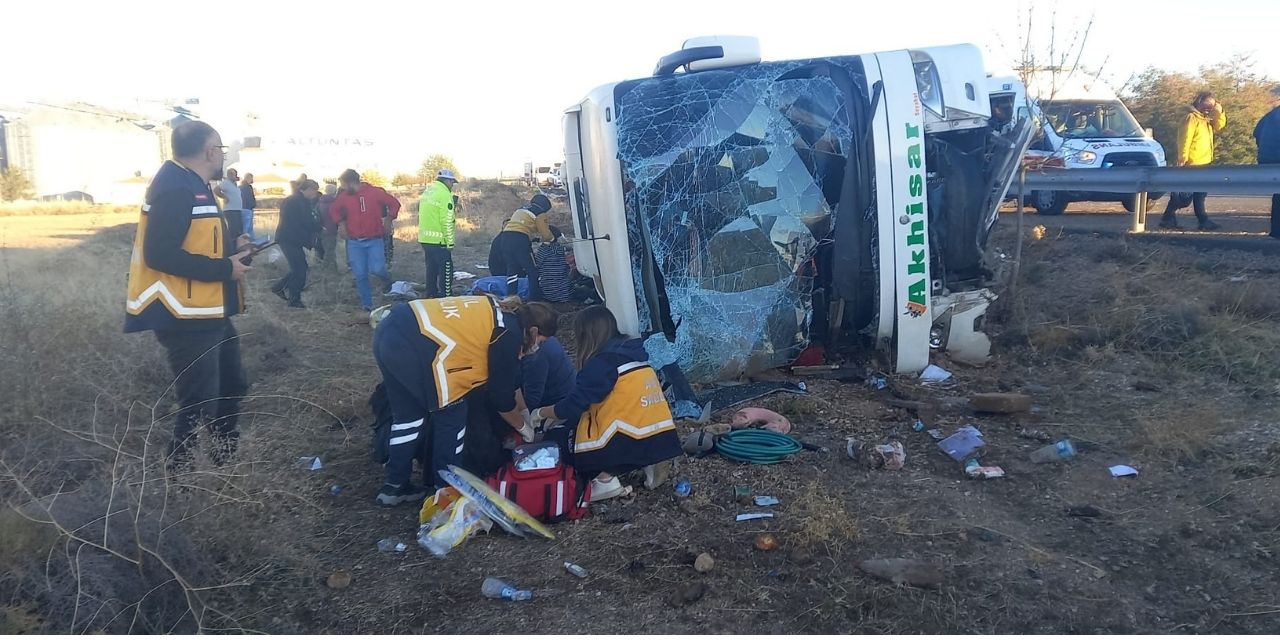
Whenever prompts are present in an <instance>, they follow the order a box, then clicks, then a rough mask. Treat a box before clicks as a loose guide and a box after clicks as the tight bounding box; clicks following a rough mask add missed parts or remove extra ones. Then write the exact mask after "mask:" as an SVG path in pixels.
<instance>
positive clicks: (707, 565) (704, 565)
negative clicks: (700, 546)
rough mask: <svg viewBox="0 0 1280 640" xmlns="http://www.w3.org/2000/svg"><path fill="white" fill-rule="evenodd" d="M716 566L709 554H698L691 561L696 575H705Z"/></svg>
mask: <svg viewBox="0 0 1280 640" xmlns="http://www.w3.org/2000/svg"><path fill="white" fill-rule="evenodd" d="M715 566H716V561H715V559H713V558H712V557H711V554H709V553H700V554H698V557H697V558H696V559H695V560H694V561H693V570H694V571H697V572H698V573H706V572H708V571H710V570H711V569H712V568H713V567H715Z"/></svg>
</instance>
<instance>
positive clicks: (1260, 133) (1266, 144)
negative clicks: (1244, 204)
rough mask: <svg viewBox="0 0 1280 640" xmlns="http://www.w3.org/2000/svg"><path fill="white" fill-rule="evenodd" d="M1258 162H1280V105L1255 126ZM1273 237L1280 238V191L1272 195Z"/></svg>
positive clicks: (1254, 135)
mask: <svg viewBox="0 0 1280 640" xmlns="http://www.w3.org/2000/svg"><path fill="white" fill-rule="evenodd" d="M1253 139H1254V140H1256V141H1257V142H1258V164H1280V107H1276V108H1274V109H1272V110H1271V111H1269V112H1267V115H1265V116H1262V119H1261V120H1259V121H1258V126H1256V127H1254V128H1253ZM1271 237H1272V238H1275V239H1277V240H1280V193H1277V194H1273V195H1272V196H1271Z"/></svg>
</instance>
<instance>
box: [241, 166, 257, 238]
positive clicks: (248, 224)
mask: <svg viewBox="0 0 1280 640" xmlns="http://www.w3.org/2000/svg"><path fill="white" fill-rule="evenodd" d="M240 206H242V207H244V208H243V209H242V210H241V218H242V220H243V223H244V233H245V235H247V236H249V239H250V240H253V241H254V242H257V240H258V235H257V234H255V233H254V232H253V210H254V209H257V208H258V194H257V192H256V191H254V190H253V174H252V173H246V174H244V178H242V179H241V180H240Z"/></svg>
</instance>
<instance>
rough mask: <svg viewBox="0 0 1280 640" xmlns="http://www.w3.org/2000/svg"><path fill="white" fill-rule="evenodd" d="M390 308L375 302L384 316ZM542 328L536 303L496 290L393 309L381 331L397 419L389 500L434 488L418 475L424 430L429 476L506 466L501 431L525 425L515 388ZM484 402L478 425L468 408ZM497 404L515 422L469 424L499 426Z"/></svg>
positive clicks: (385, 498) (439, 482)
mask: <svg viewBox="0 0 1280 640" xmlns="http://www.w3.org/2000/svg"><path fill="white" fill-rule="evenodd" d="M382 311H383V310H381V309H380V310H379V311H376V312H374V313H375V316H374V318H375V320H377V319H378V315H376V314H378V313H379V312H382ZM521 327H527V329H524V330H522V329H521ZM538 336H539V333H538V328H537V321H536V318H535V317H534V311H533V309H532V308H530V307H521V308H519V309H516V310H515V311H505V310H503V309H502V308H501V307H500V306H499V305H498V303H497V302H496V301H495V300H494V299H493V298H490V297H488V296H458V297H452V298H434V299H423V300H414V301H412V302H409V303H405V304H396V305H393V306H392V307H390V310H388V311H385V315H383V316H382V317H381V319H380V320H378V321H377V328H376V330H375V331H374V334H373V355H374V359H375V360H376V361H377V363H378V368H379V369H380V370H381V371H382V380H383V385H384V386H385V388H386V391H387V400H388V402H389V403H390V405H391V416H392V420H393V422H392V426H391V439H390V442H389V445H390V447H389V448H390V459H389V460H388V461H387V482H386V484H385V485H383V486H382V489H381V490H380V491H379V492H378V497H377V501H378V502H379V503H380V504H383V505H387V506H394V505H397V504H401V503H404V502H414V501H420V500H422V498H423V497H424V496H425V491H423V490H422V489H420V488H418V487H416V486H414V485H413V484H412V483H411V482H410V473H411V471H412V470H413V460H414V458H415V457H416V456H417V452H418V450H419V446H420V445H421V444H423V443H421V442H419V440H420V437H421V438H426V439H427V443H426V444H427V446H428V448H429V449H430V463H429V464H428V465H425V472H424V475H425V476H426V478H425V483H426V484H428V485H431V484H434V485H435V486H436V488H444V487H446V486H448V485H447V483H445V481H444V480H443V479H442V478H440V475H439V472H440V470H441V469H445V468H447V467H448V465H451V464H456V465H459V466H461V467H462V468H464V469H467V470H468V471H471V472H472V473H476V474H477V475H481V476H484V475H488V474H489V473H492V472H493V471H496V470H497V467H498V466H500V465H501V463H502V459H501V455H500V454H501V446H502V445H501V441H502V439H504V438H505V436H508V435H513V434H515V433H516V432H519V431H521V429H522V428H523V427H524V426H525V421H524V417H523V409H524V407H523V406H521V404H520V403H519V402H518V401H517V396H516V389H517V386H518V380H519V373H518V372H519V371H520V355H521V353H522V352H523V351H524V350H525V349H526V347H531V346H532V345H534V344H537V343H538ZM478 391H482V393H479V394H477V393H475V392H478ZM470 405H480V406H479V407H471V406H470ZM477 408H479V409H481V411H476V413H482V416H481V417H482V419H481V420H479V421H478V425H479V426H477V424H472V425H470V427H469V425H468V411H469V409H470V410H473V411H475V410H476V409H477ZM493 413H496V414H497V415H498V416H500V417H501V420H502V421H503V422H505V423H506V424H507V425H508V426H510V427H511V429H512V431H510V432H506V433H502V434H490V433H470V434H469V433H468V431H469V430H471V429H481V428H483V429H491V426H490V425H491V424H492V421H490V420H488V419H487V418H488V416H491V415H492V414H493ZM477 442H479V443H485V445H486V446H488V445H489V444H492V446H493V447H494V448H495V449H496V451H497V453H498V454H499V455H498V456H497V459H496V462H491V461H493V459H494V456H493V455H490V453H489V452H488V451H484V452H478V451H469V450H468V449H469V448H470V447H472V446H473V445H474V444H476V443H477ZM469 467H470V468H469ZM484 467H490V468H484Z"/></svg>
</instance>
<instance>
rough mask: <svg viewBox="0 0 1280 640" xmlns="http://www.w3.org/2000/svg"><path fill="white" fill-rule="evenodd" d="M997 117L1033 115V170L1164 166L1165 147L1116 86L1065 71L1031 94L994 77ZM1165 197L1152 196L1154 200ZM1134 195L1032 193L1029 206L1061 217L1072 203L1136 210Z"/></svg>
mask: <svg viewBox="0 0 1280 640" xmlns="http://www.w3.org/2000/svg"><path fill="white" fill-rule="evenodd" d="M988 88H989V91H990V94H991V106H992V110H993V113H995V112H997V111H999V112H1003V111H1004V110H1006V109H1012V110H1013V114H1014V115H1015V117H1016V116H1018V115H1021V116H1023V117H1031V118H1032V119H1034V120H1035V121H1036V122H1037V123H1039V125H1040V126H1039V128H1038V129H1037V130H1036V131H1035V132H1034V133H1033V136H1032V140H1031V146H1030V148H1029V149H1028V150H1027V154H1026V161H1027V163H1028V164H1029V165H1030V166H1041V167H1056V168H1066V169H1106V168H1109V167H1163V166H1165V155H1164V147H1162V146H1160V143H1159V142H1156V141H1155V139H1154V138H1152V137H1151V136H1150V135H1149V134H1148V133H1147V132H1146V131H1144V130H1143V128H1142V125H1140V124H1139V123H1138V120H1137V119H1136V118H1134V117H1133V114H1132V113H1130V112H1129V110H1128V109H1127V108H1126V107H1125V106H1124V103H1123V102H1121V101H1120V98H1119V97H1118V96H1117V95H1116V94H1115V92H1114V91H1112V90H1111V88H1109V87H1107V86H1106V85H1105V84H1103V83H1102V82H1099V81H1097V80H1094V79H1093V78H1089V77H1082V76H1077V75H1073V74H1071V73H1069V72H1066V71H1058V72H1055V73H1052V74H1051V73H1049V72H1047V71H1046V72H1040V73H1038V75H1037V77H1036V79H1035V80H1034V81H1033V83H1032V87H1031V91H1030V100H1028V90H1027V89H1026V88H1025V87H1024V85H1023V83H1022V82H1021V81H1019V80H1018V78H1015V77H997V78H990V79H989V81H988ZM1161 195H1163V194H1158V193H1153V194H1151V198H1152V199H1155V198H1158V197H1160V196H1161ZM1135 200H1136V197H1135V196H1133V195H1130V194H1118V193H1095V192H1084V191H1033V192H1032V193H1031V194H1030V197H1029V198H1027V200H1026V202H1027V204H1029V205H1030V206H1032V207H1035V209H1036V211H1037V212H1038V213H1040V214H1042V215H1050V216H1056V215H1059V214H1061V213H1062V212H1063V211H1065V210H1066V208H1067V205H1069V204H1071V203H1072V202H1120V203H1122V204H1123V205H1124V207H1125V208H1126V209H1128V210H1129V211H1132V210H1133V207H1134V201H1135Z"/></svg>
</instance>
